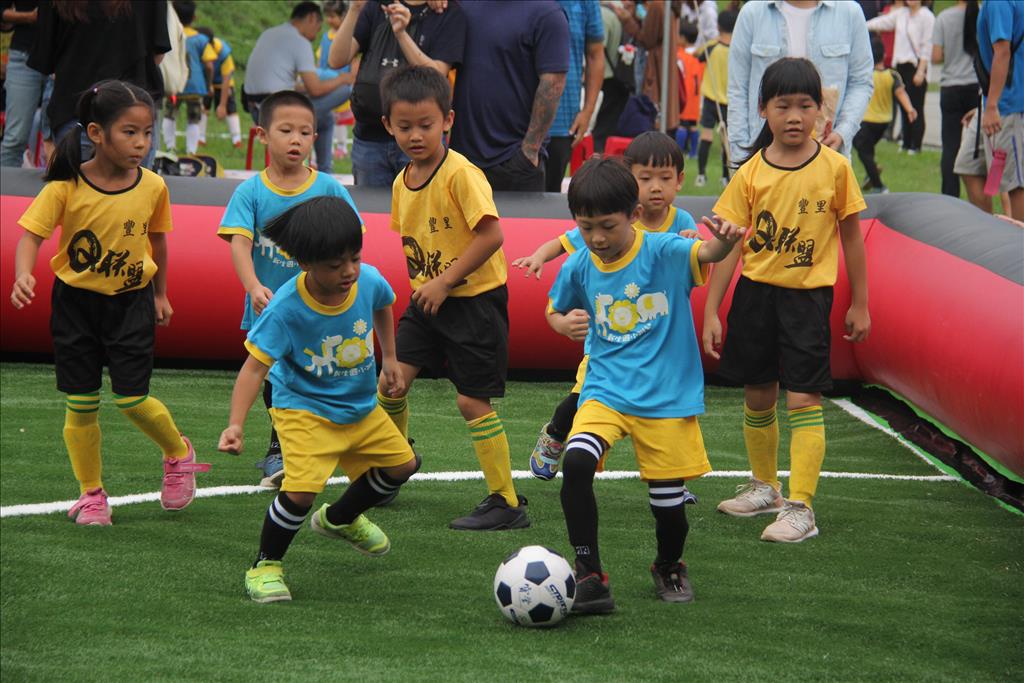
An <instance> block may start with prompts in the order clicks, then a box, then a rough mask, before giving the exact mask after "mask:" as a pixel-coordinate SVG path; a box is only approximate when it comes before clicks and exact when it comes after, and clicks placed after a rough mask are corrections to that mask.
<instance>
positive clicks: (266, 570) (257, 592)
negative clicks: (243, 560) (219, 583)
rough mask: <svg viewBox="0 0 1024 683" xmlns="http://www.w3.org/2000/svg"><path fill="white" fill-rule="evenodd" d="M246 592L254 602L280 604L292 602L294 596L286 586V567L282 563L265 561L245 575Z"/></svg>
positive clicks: (258, 563)
mask: <svg viewBox="0 0 1024 683" xmlns="http://www.w3.org/2000/svg"><path fill="white" fill-rule="evenodd" d="M245 590H246V592H247V593H248V594H249V597H250V598H252V600H253V602H259V603H263V602H280V601H282V600H291V599H292V594H291V591H289V590H288V586H286V585H284V567H282V566H281V563H280V562H275V561H273V560H263V561H261V562H257V563H256V566H255V567H253V568H252V569H250V570H249V571H247V572H246V573H245Z"/></svg>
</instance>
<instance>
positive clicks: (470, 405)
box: [455, 394, 494, 422]
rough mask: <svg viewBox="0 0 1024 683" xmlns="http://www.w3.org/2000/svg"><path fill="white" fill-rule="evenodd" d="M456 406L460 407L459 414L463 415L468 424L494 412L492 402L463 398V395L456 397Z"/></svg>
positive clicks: (469, 397) (471, 397)
mask: <svg viewBox="0 0 1024 683" xmlns="http://www.w3.org/2000/svg"><path fill="white" fill-rule="evenodd" d="M455 405H457V406H458V407H459V412H460V413H462V417H463V419H465V420H466V422H470V421H472V420H478V419H480V418H481V417H483V416H484V415H486V414H487V413H490V412H491V411H493V410H494V409H493V408H491V402H490V401H489V400H488V399H486V398H475V397H473V396H463V395H462V394H459V395H457V396H456V397H455Z"/></svg>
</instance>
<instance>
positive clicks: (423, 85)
mask: <svg viewBox="0 0 1024 683" xmlns="http://www.w3.org/2000/svg"><path fill="white" fill-rule="evenodd" d="M426 100H433V101H434V102H437V106H438V107H440V108H441V114H442V115H443V116H447V115H448V112H449V111H451V108H452V88H451V85H450V84H449V83H448V79H447V78H445V77H444V76H442V75H441V73H440V72H439V71H438V70H437V69H435V68H433V67H430V66H412V65H407V66H403V67H401V68H398V69H394V70H393V71H391V72H390V73H389V74H388V75H387V76H385V77H384V80H382V81H381V83H380V104H381V111H382V112H383V113H384V116H391V105H393V104H394V103H395V102H410V103H413V104H415V103H417V102H423V101H426Z"/></svg>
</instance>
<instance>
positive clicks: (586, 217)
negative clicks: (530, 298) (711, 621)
mask: <svg viewBox="0 0 1024 683" xmlns="http://www.w3.org/2000/svg"><path fill="white" fill-rule="evenodd" d="M638 192H639V190H638V186H637V181H636V179H635V178H634V177H633V175H632V174H631V173H630V172H629V170H628V169H627V168H626V167H625V166H624V165H622V164H621V163H620V162H618V161H616V160H613V159H600V160H592V161H589V162H587V163H586V164H584V165H583V167H582V168H581V169H580V170H579V171H578V172H577V173H576V175H575V176H573V179H572V182H571V183H570V184H569V195H568V199H569V210H570V211H571V212H572V214H573V217H574V218H575V219H576V223H577V225H579V228H580V233H581V234H582V235H583V239H584V241H585V242H586V245H587V249H580V250H577V251H576V252H575V253H573V254H572V255H571V256H569V258H568V259H567V260H566V262H565V264H564V265H563V266H562V268H561V270H560V271H559V273H558V278H557V279H556V280H555V284H554V285H553V286H552V288H551V293H550V298H551V302H550V304H549V306H548V323H549V324H550V325H551V327H552V329H554V330H555V331H557V332H560V333H562V334H566V335H567V336H569V337H570V338H573V339H577V340H582V339H583V337H584V336H586V334H587V333H588V332H589V334H590V336H591V345H590V362H589V364H588V368H587V374H586V378H585V380H584V382H583V387H582V391H581V392H580V405H579V410H578V412H577V413H576V417H575V420H574V421H573V425H572V430H571V431H570V433H569V440H568V442H567V443H566V448H565V454H564V456H563V462H562V476H563V481H562V491H561V499H562V510H563V512H564V513H565V523H566V527H567V529H568V531H569V542H570V543H571V544H572V546H573V548H574V550H575V553H576V584H577V588H576V600H575V602H574V603H573V611H574V612H580V613H584V614H599V613H607V612H611V611H613V610H614V609H615V602H614V600H613V599H612V596H611V592H610V590H609V588H608V575H607V574H605V573H604V571H603V568H602V566H601V558H600V554H599V552H598V542H597V501H596V499H595V497H594V475H595V473H596V472H597V470H598V469H599V468H601V465H602V463H603V462H604V459H605V457H606V456H607V454H608V451H609V449H610V448H611V447H612V446H613V445H614V444H615V443H616V442H617V441H619V440H621V439H622V438H623V437H625V436H630V437H632V440H633V446H634V448H635V450H636V459H637V464H638V465H639V468H640V477H641V478H642V479H643V480H644V481H646V482H647V486H648V489H649V494H650V504H651V512H652V513H653V514H654V519H655V537H656V539H657V556H656V557H655V560H654V564H653V565H652V566H651V575H652V576H653V578H654V586H655V591H656V593H657V595H658V597H659V598H660V599H661V600H664V601H666V602H690V601H692V600H693V591H692V589H691V587H690V582H689V578H688V576H687V568H686V565H685V564H683V563H682V562H681V558H682V554H683V544H684V542H685V541H686V534H687V531H688V528H689V526H688V524H687V521H686V509H685V507H684V490H685V484H686V480H688V479H694V478H696V477H700V476H701V475H703V474H706V473H707V472H710V471H711V465H710V464H709V463H708V458H707V453H706V452H705V451H704V440H703V438H702V437H701V432H700V426H699V425H698V424H697V417H696V416H697V415H699V414H701V413H703V412H704V375H703V371H702V368H701V361H700V352H699V350H698V346H697V337H696V333H695V331H694V327H693V315H692V313H691V311H690V299H689V293H690V289H692V288H693V287H694V286H695V285H700V284H703V283H704V279H705V276H706V270H707V268H706V264H708V263H713V262H716V261H721V260H722V259H723V258H725V257H726V256H727V255H728V254H729V252H730V250H731V249H732V245H733V244H735V243H736V241H737V240H739V238H740V237H741V236H742V234H743V231H742V229H741V228H739V227H737V226H735V225H733V224H732V223H729V222H727V221H722V220H720V219H717V218H716V219H715V220H711V219H708V218H704V224H705V225H706V226H707V228H708V230H710V231H711V233H712V234H713V235H714V236H715V237H714V239H712V240H711V241H707V242H704V241H700V240H694V239H689V238H685V237H680V236H679V235H676V234H655V233H647V232H644V231H642V230H637V229H636V228H635V227H634V226H633V223H634V221H636V220H637V218H638V217H639V215H640V211H641V209H640V206H639V203H638ZM576 309H582V310H583V311H584V312H585V313H586V314H587V316H588V326H587V329H578V328H575V327H569V328H568V329H567V328H566V326H565V322H566V317H567V313H569V312H571V311H574V310H576Z"/></svg>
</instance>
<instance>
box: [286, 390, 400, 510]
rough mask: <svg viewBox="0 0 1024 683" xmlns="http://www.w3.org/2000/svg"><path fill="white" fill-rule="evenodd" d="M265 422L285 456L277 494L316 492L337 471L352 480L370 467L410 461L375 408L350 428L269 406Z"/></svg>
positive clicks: (394, 431) (391, 427) (390, 424)
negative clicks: (271, 427)
mask: <svg viewBox="0 0 1024 683" xmlns="http://www.w3.org/2000/svg"><path fill="white" fill-rule="evenodd" d="M270 418H271V419H272V420H273V421H274V428H275V429H276V430H277V437H278V439H279V440H280V442H281V453H282V455H283V456H284V482H282V484H281V490H282V491H295V492H301V493H320V492H321V491H323V490H324V486H325V485H326V483H327V480H328V479H330V477H331V475H333V474H334V470H335V469H336V468H338V467H340V468H341V469H342V471H343V472H344V473H345V474H346V475H347V476H348V478H349V480H350V481H355V480H356V479H358V478H359V477H361V476H363V474H365V473H366V471H367V470H368V469H370V468H371V467H395V466H396V465H402V464H404V463H406V462H409V461H410V460H412V459H413V457H414V456H413V453H412V447H411V446H409V442H408V441H406V440H405V439H404V438H403V437H402V433H401V432H400V431H398V428H397V427H396V426H395V423H394V422H392V421H391V418H389V417H388V414H387V413H385V412H384V409H383V408H381V407H380V406H379V405H378V406H375V407H374V409H373V410H371V411H370V412H369V414H367V416H366V417H364V418H363V419H362V420H360V421H359V422H353V423H352V424H338V423H337V422H331V421H330V420H328V419H327V418H324V417H320V416H319V415H314V414H313V413H311V412H309V411H306V410H290V409H286V408H271V409H270Z"/></svg>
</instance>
